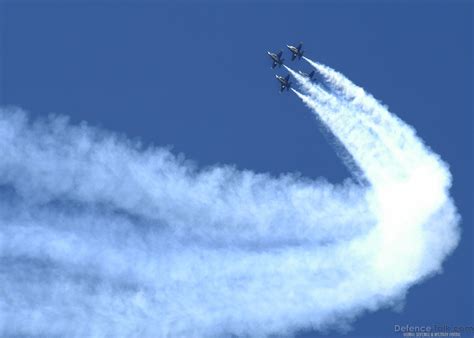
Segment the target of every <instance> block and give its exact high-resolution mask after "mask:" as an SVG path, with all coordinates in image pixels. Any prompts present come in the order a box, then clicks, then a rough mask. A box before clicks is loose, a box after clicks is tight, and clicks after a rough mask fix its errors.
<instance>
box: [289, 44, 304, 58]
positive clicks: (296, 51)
mask: <svg viewBox="0 0 474 338" xmlns="http://www.w3.org/2000/svg"><path fill="white" fill-rule="evenodd" d="M286 47H288V49H289V50H290V52H291V53H292V54H291V60H292V61H294V60H295V59H296V57H298V60H299V59H301V57H302V56H303V53H304V51H303V50H301V47H303V43H302V42H300V43H299V45H298V47H295V46H290V45H286Z"/></svg>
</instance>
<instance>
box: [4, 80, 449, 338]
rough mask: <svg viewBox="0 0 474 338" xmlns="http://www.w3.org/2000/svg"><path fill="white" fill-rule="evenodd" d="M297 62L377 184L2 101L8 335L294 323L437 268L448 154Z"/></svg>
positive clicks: (173, 332)
mask: <svg viewBox="0 0 474 338" xmlns="http://www.w3.org/2000/svg"><path fill="white" fill-rule="evenodd" d="M336 75H337V74H336ZM331 76H333V77H334V74H332V75H331ZM295 77H296V76H295ZM331 79H332V78H330V77H328V80H330V81H333V82H334V83H336V82H337V81H342V80H339V79H338V78H337V76H336V77H335V78H334V79H332V80H331ZM297 80H298V81H299V82H300V83H301V84H302V86H303V90H304V91H305V92H306V93H307V95H305V94H301V93H299V92H297V91H295V93H296V94H297V95H298V96H299V97H300V98H301V99H302V100H303V101H304V102H305V103H306V104H307V105H308V106H310V108H312V109H314V110H315V111H317V112H318V114H319V116H320V118H321V120H322V121H323V122H324V123H325V124H326V126H327V127H328V128H330V130H331V131H332V132H333V133H334V135H335V136H336V137H337V138H338V139H339V141H340V142H341V143H342V144H344V146H345V147H346V148H347V150H348V151H349V152H350V153H351V155H352V156H353V157H354V159H355V161H356V162H357V164H358V165H359V166H360V168H362V170H363V171H364V175H366V176H367V178H368V180H369V182H370V183H371V185H370V186H368V187H363V186H359V185H357V184H355V183H352V182H351V181H349V180H348V181H346V182H345V183H343V184H341V185H340V186H333V185H330V184H328V183H326V182H325V181H323V180H320V181H310V180H308V179H303V178H300V177H297V176H294V175H282V176H281V177H271V176H269V175H266V174H256V173H253V172H250V171H243V172H242V171H237V170H236V169H234V168H232V167H211V168H204V169H197V168H195V166H194V165H193V164H192V163H189V162H186V161H184V160H182V159H180V158H176V157H174V156H173V155H172V154H170V153H169V152H168V151H167V150H164V149H143V148H142V147H141V146H140V145H137V144H133V143H131V142H130V141H128V140H126V139H124V138H120V137H118V136H116V135H114V134H111V133H106V132H104V131H101V130H98V129H95V128H91V127H88V126H86V125H84V124H83V125H80V126H73V125H70V124H69V123H68V121H67V119H65V118H62V117H49V118H48V119H47V120H43V121H36V122H31V121H29V120H28V118H27V116H26V114H25V113H23V112H21V111H19V110H12V109H4V110H3V111H1V112H0V159H1V160H0V186H1V187H2V189H0V193H1V195H2V199H1V201H2V203H1V204H0V335H2V336H10V335H47V336H52V335H60V336H77V337H83V336H107V335H108V336H140V337H213V336H216V337H217V336H225V335H228V334H234V335H239V336H244V335H245V336H268V335H270V334H289V335H291V334H292V333H294V332H295V330H298V329H301V328H305V327H313V328H315V329H322V328H325V327H328V326H329V327H331V326H335V327H339V326H341V325H345V322H346V321H347V320H350V319H351V318H353V317H354V316H356V315H357V314H359V313H360V312H361V311H364V310H375V309H377V308H379V307H381V306H390V305H392V304H394V302H397V301H399V300H400V299H401V298H402V297H403V296H404V294H405V292H406V290H407V289H408V287H409V286H410V285H412V284H413V283H416V282H418V281H419V280H420V279H421V278H423V277H425V276H427V275H429V274H432V273H435V272H437V271H439V269H440V267H441V263H442V261H443V259H444V258H445V257H446V255H447V254H448V253H449V252H451V251H452V250H453V249H454V247H455V246H456V243H457V240H458V233H457V220H458V216H457V214H456V210H455V208H454V205H453V204H452V202H451V200H450V198H449V196H448V189H449V184H450V177H449V172H448V171H447V169H446V166H445V165H444V164H443V163H442V162H441V161H440V160H439V159H438V158H437V156H436V155H434V154H433V153H431V152H430V151H429V150H428V149H427V148H426V147H424V146H423V144H422V143H421V141H420V140H419V139H418V138H416V136H415V135H414V133H412V132H411V129H410V128H408V127H407V126H406V125H404V124H403V123H401V121H399V120H398V119H396V118H394V117H392V116H391V115H390V114H389V113H388V112H379V111H378V110H380V109H382V108H380V107H379V106H377V105H374V106H370V109H369V107H368V106H366V105H364V104H360V103H357V104H354V102H353V100H351V99H350V98H348V96H344V95H341V94H334V93H331V92H327V91H325V90H324V89H323V88H321V87H318V86H316V85H312V84H310V83H309V82H307V81H306V80H304V79H303V78H301V77H300V78H297ZM305 81H306V82H305ZM351 85H352V84H350V83H349V82H344V86H351ZM344 86H342V85H341V89H344V90H347V92H350V90H353V89H352V88H345V87H344ZM362 101H363V100H362ZM358 102H360V100H359V101H358ZM360 114H364V118H360V116H359V115H360ZM410 133H411V134H410ZM407 142H413V143H416V144H410V143H407ZM411 149H415V150H414V151H416V152H421V153H419V154H417V155H420V156H419V157H417V159H418V161H417V162H416V163H408V165H407V163H405V159H406V158H410V159H411V158H412V157H413V154H412V153H410V150H411ZM400 157H401V159H400Z"/></svg>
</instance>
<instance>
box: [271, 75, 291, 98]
mask: <svg viewBox="0 0 474 338" xmlns="http://www.w3.org/2000/svg"><path fill="white" fill-rule="evenodd" d="M275 76H276V78H277V80H278V82H280V93H281V92H283V91H284V90H285V89H286V90H290V87H291V82H290V74H288V75H287V76H286V77H283V76H279V75H275Z"/></svg>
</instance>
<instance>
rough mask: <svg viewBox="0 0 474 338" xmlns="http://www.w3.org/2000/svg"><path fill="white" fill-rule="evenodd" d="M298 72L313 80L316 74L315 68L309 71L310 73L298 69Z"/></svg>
mask: <svg viewBox="0 0 474 338" xmlns="http://www.w3.org/2000/svg"><path fill="white" fill-rule="evenodd" d="M298 74H300V75H301V76H303V77H305V78H307V79H308V80H310V81H311V80H312V79H313V76H314V70H313V71H312V72H311V73H309V74H306V73H305V72H302V71H301V70H299V71H298Z"/></svg>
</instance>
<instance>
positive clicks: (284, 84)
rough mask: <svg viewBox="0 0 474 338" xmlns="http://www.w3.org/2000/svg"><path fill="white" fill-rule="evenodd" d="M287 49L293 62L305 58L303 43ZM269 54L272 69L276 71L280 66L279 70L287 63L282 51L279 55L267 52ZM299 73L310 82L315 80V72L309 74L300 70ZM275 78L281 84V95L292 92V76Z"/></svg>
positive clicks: (288, 46) (289, 46)
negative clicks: (285, 91)
mask: <svg viewBox="0 0 474 338" xmlns="http://www.w3.org/2000/svg"><path fill="white" fill-rule="evenodd" d="M286 47H287V48H288V50H289V51H290V52H291V60H292V61H294V60H296V58H298V60H300V59H301V58H302V57H303V54H304V50H303V49H302V48H303V43H302V42H300V43H299V44H298V45H297V46H291V45H287V46H286ZM267 54H268V56H269V57H270V58H271V60H272V69H274V68H275V67H276V66H278V68H280V67H281V66H282V65H283V63H284V61H285V59H283V58H282V55H283V51H281V50H280V51H279V52H278V53H272V52H267ZM298 73H299V74H300V75H301V76H303V77H305V78H306V79H308V80H310V81H312V80H313V76H314V70H313V71H312V72H311V73H309V74H307V73H304V72H302V71H300V70H299V71H298ZM275 77H276V79H277V81H278V82H279V84H280V93H282V92H283V91H284V90H285V89H286V90H287V91H288V90H290V88H291V82H290V74H288V75H286V76H281V75H275Z"/></svg>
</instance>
